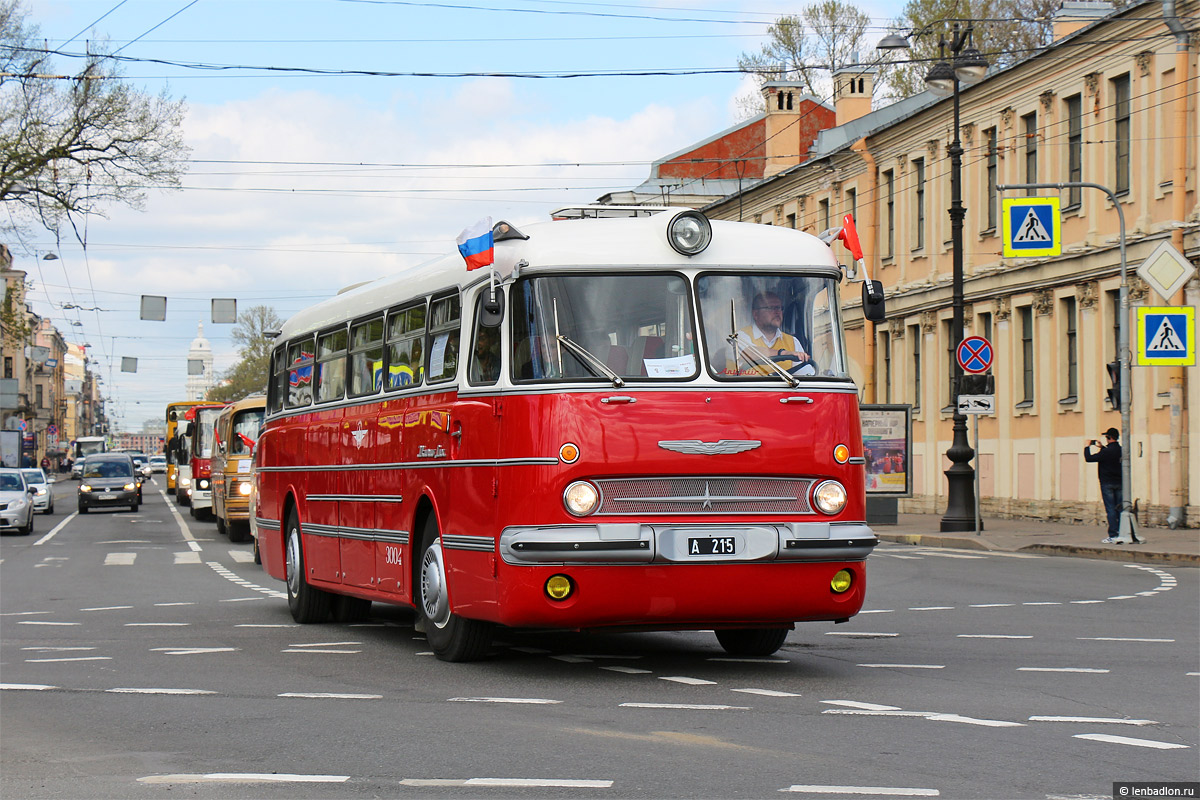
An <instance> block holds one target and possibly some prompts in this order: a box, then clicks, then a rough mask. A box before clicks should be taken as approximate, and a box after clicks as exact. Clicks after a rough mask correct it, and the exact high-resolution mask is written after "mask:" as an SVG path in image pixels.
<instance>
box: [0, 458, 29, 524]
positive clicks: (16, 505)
mask: <svg viewBox="0 0 1200 800" xmlns="http://www.w3.org/2000/svg"><path fill="white" fill-rule="evenodd" d="M35 494H37V489H34V488H33V487H32V486H30V485H29V484H27V483H25V476H24V475H22V474H21V470H19V469H0V531H16V532H17V533H21V534H25V535H26V536H28V535H29V534H31V533H33V496H34V495H35Z"/></svg>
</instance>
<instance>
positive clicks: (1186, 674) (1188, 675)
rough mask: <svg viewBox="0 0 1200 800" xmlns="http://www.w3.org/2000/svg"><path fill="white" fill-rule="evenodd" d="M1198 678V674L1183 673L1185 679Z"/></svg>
mask: <svg viewBox="0 0 1200 800" xmlns="http://www.w3.org/2000/svg"><path fill="white" fill-rule="evenodd" d="M1198 676H1200V672H1188V673H1185V677H1188V678H1195V677H1198Z"/></svg>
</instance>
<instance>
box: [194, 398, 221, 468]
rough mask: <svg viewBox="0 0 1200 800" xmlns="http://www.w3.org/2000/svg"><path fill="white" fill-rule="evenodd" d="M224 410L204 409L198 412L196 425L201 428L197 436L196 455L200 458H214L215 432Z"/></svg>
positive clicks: (217, 408)
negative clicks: (218, 418)
mask: <svg viewBox="0 0 1200 800" xmlns="http://www.w3.org/2000/svg"><path fill="white" fill-rule="evenodd" d="M224 410H225V409H223V408H219V407H216V408H202V409H200V410H199V411H197V412H196V424H197V425H198V426H199V428H198V431H197V434H196V444H195V455H197V456H199V457H200V458H212V451H213V431H214V430H216V425H217V417H219V416H221V412H222V411H224Z"/></svg>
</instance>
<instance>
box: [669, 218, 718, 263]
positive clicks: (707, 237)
mask: <svg viewBox="0 0 1200 800" xmlns="http://www.w3.org/2000/svg"><path fill="white" fill-rule="evenodd" d="M667 241H668V242H670V244H671V247H673V248H674V249H675V252H677V253H683V254H684V255H685V256H694V255H696V254H697V253H702V252H704V248H706V247H708V245H709V242H711V241H712V225H710V224H709V222H708V217H706V216H704V215H703V214H701V213H700V212H699V211H683V212H681V213H679V214H676V215H675V219H673V220H671V222H670V224H668V225H667Z"/></svg>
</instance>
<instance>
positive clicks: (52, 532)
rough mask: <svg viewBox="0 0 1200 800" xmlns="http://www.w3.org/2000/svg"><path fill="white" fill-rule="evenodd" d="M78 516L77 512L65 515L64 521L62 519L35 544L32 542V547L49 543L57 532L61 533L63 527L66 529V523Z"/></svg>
mask: <svg viewBox="0 0 1200 800" xmlns="http://www.w3.org/2000/svg"><path fill="white" fill-rule="evenodd" d="M78 516H79V512H78V511H72V512H71V513H70V514H68V515H67V518H66V519H64V520H63V521H62V522H60V523H58V524H57V525H55V526H54V527H53V528H51V529H50V532H49V533H47V534H46V535H45V536H43V537H42V538H40V539H38V540H37V541H36V542H34V543H33V546H34V547H37V546H38V545H40V544H45V543H46V542H48V541H50V540H51V539H53V538H54V537H55V536H57V535H58V532H59V531H61V530H62V529H63V528H65V527H67V523H68V522H70V521H71V520H73V519H75V518H76V517H78Z"/></svg>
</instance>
